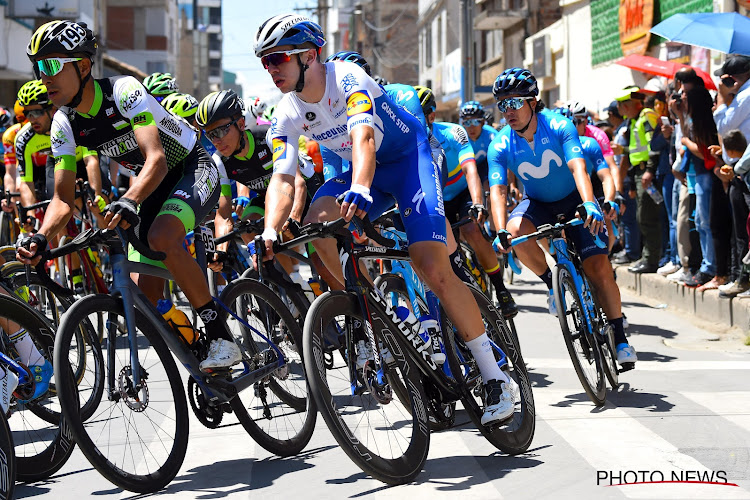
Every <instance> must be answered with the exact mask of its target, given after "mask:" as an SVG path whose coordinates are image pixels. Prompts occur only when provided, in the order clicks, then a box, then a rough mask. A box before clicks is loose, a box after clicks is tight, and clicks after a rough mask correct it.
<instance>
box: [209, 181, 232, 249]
mask: <svg viewBox="0 0 750 500" xmlns="http://www.w3.org/2000/svg"><path fill="white" fill-rule="evenodd" d="M222 191H223V190H222ZM232 229H234V221H233V220H232V195H231V194H230V195H229V196H227V195H226V194H224V192H222V193H221V196H220V197H219V208H218V210H216V217H214V230H215V231H216V236H215V237H216V238H221V237H222V236H224V235H225V234H228V233H230V232H231V231H232ZM228 245H229V242H228V241H227V242H224V243H221V244H220V245H218V246H217V247H216V249H217V250H219V251H221V252H226V251H227V246H228Z"/></svg>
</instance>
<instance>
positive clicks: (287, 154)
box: [266, 101, 300, 176]
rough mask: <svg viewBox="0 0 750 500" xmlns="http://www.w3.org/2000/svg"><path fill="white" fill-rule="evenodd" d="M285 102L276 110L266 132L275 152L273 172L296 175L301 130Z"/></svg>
mask: <svg viewBox="0 0 750 500" xmlns="http://www.w3.org/2000/svg"><path fill="white" fill-rule="evenodd" d="M284 104H285V102H284V101H282V102H281V104H279V106H277V108H276V111H275V112H274V116H273V120H272V121H271V128H269V129H268V133H267V134H266V141H267V142H268V143H269V144H270V145H271V151H272V152H273V173H274V174H276V173H278V174H285V175H291V176H294V175H296V173H297V149H298V148H299V135H300V134H299V132H297V131H296V130H295V128H294V126H293V124H292V123H291V120H290V119H289V118H288V115H287V114H286V108H285V106H284Z"/></svg>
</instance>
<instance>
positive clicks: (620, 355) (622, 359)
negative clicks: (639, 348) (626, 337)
mask: <svg viewBox="0 0 750 500" xmlns="http://www.w3.org/2000/svg"><path fill="white" fill-rule="evenodd" d="M636 361H638V355H637V354H636V352H635V349H634V348H633V346H631V345H629V344H625V343H623V344H617V362H618V363H620V365H623V364H625V363H635V362H636Z"/></svg>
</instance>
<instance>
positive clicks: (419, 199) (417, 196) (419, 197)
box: [411, 188, 424, 213]
mask: <svg viewBox="0 0 750 500" xmlns="http://www.w3.org/2000/svg"><path fill="white" fill-rule="evenodd" d="M422 200H424V191H422V188H419V191H417V192H416V194H414V197H413V198H412V199H411V202H412V203H414V208H415V209H416V210H417V213H421V212H420V211H419V204H420V203H422Z"/></svg>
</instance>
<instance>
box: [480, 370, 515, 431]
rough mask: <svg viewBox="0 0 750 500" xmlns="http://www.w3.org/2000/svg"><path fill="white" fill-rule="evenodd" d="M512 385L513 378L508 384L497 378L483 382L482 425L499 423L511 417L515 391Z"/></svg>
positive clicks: (513, 383)
mask: <svg viewBox="0 0 750 500" xmlns="http://www.w3.org/2000/svg"><path fill="white" fill-rule="evenodd" d="M514 385H515V382H514V381H513V379H511V381H510V383H509V384H506V383H505V382H501V381H499V380H490V381H489V382H487V383H486V384H484V414H483V415H482V425H494V424H501V423H502V422H504V421H506V420H508V419H509V418H512V417H513V411H514V409H515V391H516V389H514V387H513V386H514ZM516 387H518V386H517V385H516Z"/></svg>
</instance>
